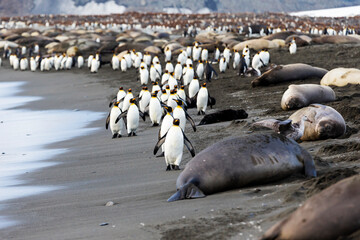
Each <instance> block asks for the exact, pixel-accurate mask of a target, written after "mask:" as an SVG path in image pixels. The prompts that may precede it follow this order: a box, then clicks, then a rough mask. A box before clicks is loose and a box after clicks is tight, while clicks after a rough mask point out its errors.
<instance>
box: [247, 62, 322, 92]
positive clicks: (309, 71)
mask: <svg viewBox="0 0 360 240" xmlns="http://www.w3.org/2000/svg"><path fill="white" fill-rule="evenodd" d="M327 72H328V70H326V69H324V68H318V67H313V66H310V65H307V64H303V63H295V64H288V65H280V66H276V67H275V68H272V69H270V70H268V71H266V72H264V73H263V74H262V75H261V76H260V77H258V78H256V79H254V80H253V81H252V82H251V85H252V87H256V86H267V85H270V84H276V83H281V82H290V81H296V80H305V79H309V78H319V79H321V78H322V77H323V76H324V75H325V74H326V73H327Z"/></svg>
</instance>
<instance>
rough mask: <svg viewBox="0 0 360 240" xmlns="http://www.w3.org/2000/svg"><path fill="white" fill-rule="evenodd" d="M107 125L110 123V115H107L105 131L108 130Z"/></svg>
mask: <svg viewBox="0 0 360 240" xmlns="http://www.w3.org/2000/svg"><path fill="white" fill-rule="evenodd" d="M109 123H110V113H109V115H108V116H107V118H106V124H105V129H108V128H109Z"/></svg>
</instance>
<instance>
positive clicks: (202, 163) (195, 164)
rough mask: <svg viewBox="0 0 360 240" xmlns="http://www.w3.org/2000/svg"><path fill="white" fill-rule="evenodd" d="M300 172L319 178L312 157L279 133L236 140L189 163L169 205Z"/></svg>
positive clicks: (213, 149)
mask: <svg viewBox="0 0 360 240" xmlns="http://www.w3.org/2000/svg"><path fill="white" fill-rule="evenodd" d="M297 172H299V173H301V172H302V173H305V174H306V175H307V176H312V177H315V176H316V170H315V165H314V161H313V159H312V157H311V155H310V154H309V153H308V152H307V151H305V150H304V149H302V148H301V147H300V145H299V144H297V143H296V142H295V141H293V140H290V139H288V138H286V137H285V136H282V135H279V134H276V133H267V134H252V135H247V136H242V137H235V138H231V139H228V140H223V141H220V142H217V143H215V144H214V145H212V146H210V147H208V148H206V149H204V150H203V151H201V152H200V153H199V154H198V155H196V156H195V157H194V158H193V159H192V160H191V161H190V162H188V163H187V164H186V166H185V169H184V170H183V171H182V172H181V174H180V175H179V177H178V179H177V181H176V187H177V192H176V193H175V194H174V195H173V196H171V197H170V198H169V199H168V201H169V202H171V201H176V200H181V199H186V198H199V197H205V195H208V194H212V193H216V192H221V191H225V190H228V189H234V188H239V187H242V186H245V185H248V184H252V183H262V182H266V183H267V182H269V181H272V180H277V179H281V178H284V177H286V176H289V175H291V174H293V173H297Z"/></svg>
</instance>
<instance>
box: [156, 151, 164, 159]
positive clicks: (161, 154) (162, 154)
mask: <svg viewBox="0 0 360 240" xmlns="http://www.w3.org/2000/svg"><path fill="white" fill-rule="evenodd" d="M164 156H165V154H164V152H162V153H160V154H159V155H157V156H156V157H157V158H158V157H164Z"/></svg>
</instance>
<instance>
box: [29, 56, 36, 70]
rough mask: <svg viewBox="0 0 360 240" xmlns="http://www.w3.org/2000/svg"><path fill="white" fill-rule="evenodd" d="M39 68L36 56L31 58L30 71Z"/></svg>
mask: <svg viewBox="0 0 360 240" xmlns="http://www.w3.org/2000/svg"><path fill="white" fill-rule="evenodd" d="M36 68H37V64H36V61H35V58H34V57H31V58H30V71H32V72H35V71H36Z"/></svg>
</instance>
